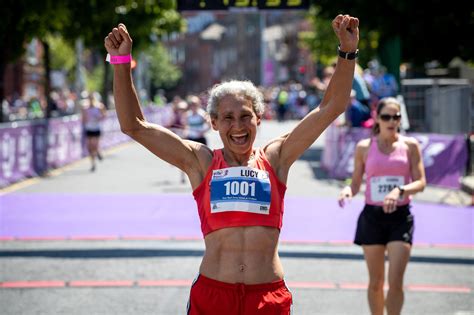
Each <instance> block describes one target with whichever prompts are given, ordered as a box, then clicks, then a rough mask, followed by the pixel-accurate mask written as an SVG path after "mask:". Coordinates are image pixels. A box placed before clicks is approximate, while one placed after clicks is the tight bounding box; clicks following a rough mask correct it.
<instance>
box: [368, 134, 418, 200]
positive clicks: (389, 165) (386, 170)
mask: <svg viewBox="0 0 474 315" xmlns="http://www.w3.org/2000/svg"><path fill="white" fill-rule="evenodd" d="M365 175H366V183H367V184H366V189H365V202H366V203H367V204H369V205H374V206H382V205H383V200H384V198H385V196H386V195H387V194H388V193H389V192H390V191H391V190H392V189H393V188H395V187H397V186H399V185H406V184H408V183H410V182H411V172H410V160H409V158H408V145H407V144H406V143H405V141H404V137H403V136H401V135H400V136H399V137H398V141H397V142H396V145H395V150H393V152H392V153H390V154H384V153H382V152H380V150H379V148H378V145H377V138H375V137H373V138H372V139H371V141H370V147H369V152H368V154H367V160H366V161H365ZM410 200H411V198H410V197H409V196H404V197H403V199H400V200H398V201H397V205H398V206H403V205H406V204H408V203H410Z"/></svg>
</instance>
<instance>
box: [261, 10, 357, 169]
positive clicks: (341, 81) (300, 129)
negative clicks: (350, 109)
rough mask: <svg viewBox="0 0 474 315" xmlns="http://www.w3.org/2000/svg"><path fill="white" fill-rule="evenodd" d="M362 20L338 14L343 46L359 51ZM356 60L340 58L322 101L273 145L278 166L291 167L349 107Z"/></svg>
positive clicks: (337, 29)
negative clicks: (360, 21) (278, 142)
mask: <svg viewBox="0 0 474 315" xmlns="http://www.w3.org/2000/svg"><path fill="white" fill-rule="evenodd" d="M358 25H359V20H358V19H356V18H351V17H349V16H342V15H339V16H337V17H336V18H335V19H334V21H333V28H334V31H335V33H336V34H337V36H338V38H339V41H340V43H341V49H342V50H344V49H345V50H346V51H355V50H356V49H357V44H358V40H359V28H358ZM354 68H355V60H346V59H343V58H339V59H338V62H337V67H336V70H335V72H334V74H333V76H332V79H331V82H330V83H329V85H328V88H327V90H326V93H325V95H324V97H323V100H322V102H321V105H320V106H319V107H318V108H316V109H314V110H313V111H311V112H310V113H309V114H308V115H307V116H306V117H305V118H304V119H303V120H302V121H301V122H300V123H299V124H298V125H297V126H296V127H295V128H294V129H293V130H292V131H291V132H290V133H289V134H288V135H287V136H286V137H285V138H284V139H283V141H281V142H280V147H278V146H276V145H272V146H271V147H269V149H272V150H277V151H278V152H279V154H278V155H279V158H278V161H277V162H276V165H274V166H275V167H276V169H280V168H281V169H282V170H283V173H285V172H287V170H289V167H290V166H291V164H293V163H294V162H295V161H296V160H297V159H298V158H299V157H300V156H301V155H302V154H303V153H304V151H305V150H306V149H307V148H308V147H309V146H310V145H311V144H312V143H313V142H314V141H315V140H316V139H317V138H318V137H319V135H321V133H322V132H323V131H324V130H325V129H326V128H327V127H328V126H329V124H330V123H331V122H332V121H333V120H334V119H336V118H337V117H338V116H339V115H340V114H341V113H343V112H344V111H345V109H346V106H347V105H348V104H349V96H350V91H351V88H352V80H353V77H354Z"/></svg>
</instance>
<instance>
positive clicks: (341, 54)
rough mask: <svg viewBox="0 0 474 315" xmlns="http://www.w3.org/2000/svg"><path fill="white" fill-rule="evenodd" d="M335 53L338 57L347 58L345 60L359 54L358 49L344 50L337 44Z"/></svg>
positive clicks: (352, 58) (354, 57)
mask: <svg viewBox="0 0 474 315" xmlns="http://www.w3.org/2000/svg"><path fill="white" fill-rule="evenodd" d="M337 54H338V55H339V57H341V58H344V59H347V60H354V59H356V58H357V57H358V56H359V49H356V51H353V52H346V51H342V50H341V46H337Z"/></svg>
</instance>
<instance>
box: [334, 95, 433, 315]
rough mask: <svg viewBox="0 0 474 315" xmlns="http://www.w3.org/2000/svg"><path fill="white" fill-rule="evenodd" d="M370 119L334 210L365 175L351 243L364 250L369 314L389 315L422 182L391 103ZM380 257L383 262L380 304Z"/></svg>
mask: <svg viewBox="0 0 474 315" xmlns="http://www.w3.org/2000/svg"><path fill="white" fill-rule="evenodd" d="M376 113H377V117H376V120H375V121H376V123H375V125H374V129H373V133H374V135H373V136H372V137H371V138H369V139H364V140H361V141H360V142H359V143H358V144H357V146H356V151H355V156H354V159H355V161H354V172H353V174H352V182H351V185H350V186H346V187H344V189H342V191H341V193H340V194H339V205H340V206H341V207H344V204H345V203H346V201H347V200H350V199H351V198H352V197H353V196H354V195H355V194H357V193H358V192H359V189H360V185H361V183H362V178H363V176H364V173H365V177H366V187H365V207H364V209H363V210H362V212H361V214H360V216H359V220H358V222H357V231H356V235H355V240H354V243H356V244H357V245H361V246H362V248H363V250H364V257H365V261H366V263H367V268H368V271H369V289H368V300H369V307H370V310H371V312H372V314H373V315H382V314H383V312H384V306H385V307H386V309H387V314H388V315H395V314H400V312H401V310H402V306H403V299H404V294H403V275H404V273H405V268H406V266H407V263H408V260H409V258H410V251H411V245H412V241H413V231H414V222H413V215H412V214H411V213H410V199H411V195H413V194H415V193H417V192H420V191H423V189H424V188H425V185H426V179H425V170H424V167H423V160H422V158H421V153H420V147H419V144H418V142H417V141H416V139H414V138H409V137H405V136H402V135H401V134H400V133H399V128H400V121H401V117H402V116H401V111H400V104H399V103H398V101H397V99H395V98H393V97H388V98H384V99H382V100H380V101H379V103H378V105H377V109H376ZM385 252H387V254H388V261H389V264H388V265H389V268H388V286H389V289H388V293H387V297H386V298H384V291H383V287H384V279H385Z"/></svg>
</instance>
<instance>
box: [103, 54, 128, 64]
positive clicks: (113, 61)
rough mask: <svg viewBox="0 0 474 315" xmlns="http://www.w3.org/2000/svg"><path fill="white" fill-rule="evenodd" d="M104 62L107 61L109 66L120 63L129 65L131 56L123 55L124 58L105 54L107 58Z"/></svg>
mask: <svg viewBox="0 0 474 315" xmlns="http://www.w3.org/2000/svg"><path fill="white" fill-rule="evenodd" d="M105 61H108V62H109V63H110V64H113V65H117V64H121V63H130V62H132V54H129V55H125V56H120V55H118V56H111V55H110V54H107V58H105Z"/></svg>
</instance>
